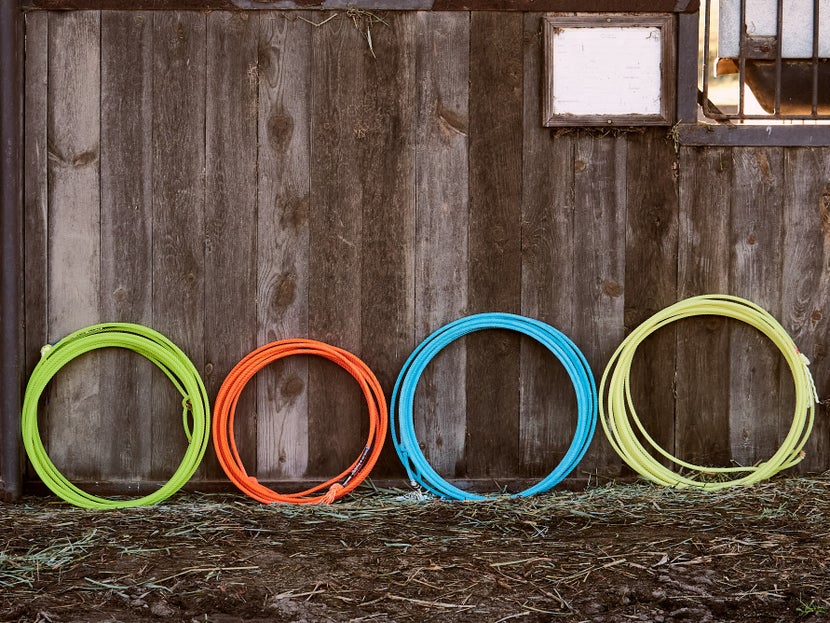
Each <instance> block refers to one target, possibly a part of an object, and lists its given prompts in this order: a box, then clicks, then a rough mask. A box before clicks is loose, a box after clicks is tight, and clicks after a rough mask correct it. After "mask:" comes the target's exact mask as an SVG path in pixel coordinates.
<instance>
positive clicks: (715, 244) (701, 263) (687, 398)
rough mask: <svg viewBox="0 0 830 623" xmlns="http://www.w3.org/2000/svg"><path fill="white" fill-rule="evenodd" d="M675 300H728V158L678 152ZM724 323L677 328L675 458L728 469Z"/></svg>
mask: <svg viewBox="0 0 830 623" xmlns="http://www.w3.org/2000/svg"><path fill="white" fill-rule="evenodd" d="M679 171H680V219H679V220H680V224H679V239H680V244H679V246H678V257H677V265H678V277H677V282H678V283H677V285H678V287H677V298H678V300H681V299H685V298H689V297H691V296H697V295H700V294H719V293H729V291H730V289H729V258H730V253H731V250H730V221H731V218H730V215H731V192H732V151H731V149H728V148H722V147H721V148H709V147H707V148H703V149H700V148H695V147H683V148H681V150H680V169H679ZM729 381H730V378H729V324H728V321H727V320H726V319H723V318H717V317H714V316H709V317H705V316H704V317H700V318H694V319H689V320H685V321H683V322H679V323H678V324H677V381H676V392H677V398H676V403H675V447H674V456H677V457H678V458H681V459H684V460H686V461H691V462H693V463H697V464H700V465H711V466H727V465H728V464H729V460H730V456H731V451H730V443H729Z"/></svg>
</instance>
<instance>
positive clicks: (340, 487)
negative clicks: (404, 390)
mask: <svg viewBox="0 0 830 623" xmlns="http://www.w3.org/2000/svg"><path fill="white" fill-rule="evenodd" d="M290 355H317V356H320V357H325V358H326V359H328V360H329V361H332V362H334V363H336V364H337V365H339V366H340V367H341V368H343V369H344V370H346V371H347V372H348V373H349V374H351V375H352V376H353V377H354V378H355V380H356V381H357V382H358V383H359V384H360V388H361V389H362V390H363V396H364V397H365V398H366V404H367V405H368V406H369V436H368V438H367V440H366V446H365V447H364V448H363V451H362V452H361V453H360V456H359V457H358V458H357V460H355V462H354V463H352V464H351V465H350V466H349V467H347V468H346V469H345V470H343V471H342V472H340V473H339V474H338V475H337V476H335V477H334V478H332V479H331V480H328V481H326V482H324V483H321V484H319V485H317V486H315V487H312V488H311V489H307V490H305V491H300V492H299V493H288V494H282V493H277V492H276V491H273V490H272V489H269V488H268V487H265V486H263V485H261V484H260V483H259V482H258V481H257V479H256V478H254V477H253V476H250V475H248V473H247V472H246V471H245V467H244V466H243V465H242V461H241V459H240V458H239V452H238V451H237V449H236V440H235V439H234V435H233V422H234V416H235V412H236V403H237V402H238V401H239V396H240V394H241V393H242V390H243V389H244V388H245V385H246V384H247V383H248V381H249V380H251V378H252V377H253V376H254V375H255V374H256V373H257V372H259V371H260V370H261V369H262V368H264V367H265V366H267V365H268V364H269V363H272V362H274V361H277V360H278V359H282V358H283V357H288V356H290ZM388 425H389V415H388V412H387V408H386V399H385V398H384V396H383V390H382V389H381V386H380V383H379V382H378V380H377V378H376V377H375V375H374V374H373V373H372V371H371V370H370V369H369V367H368V366H367V365H366V364H365V363H363V362H362V361H361V360H360V359H359V358H358V357H356V356H355V355H353V354H351V353H350V352H348V351H345V350H343V349H341V348H337V347H336V346H331V345H329V344H325V343H323V342H318V341H316V340H305V339H289V340H280V341H278V342H271V343H270V344H266V345H265V346H261V347H260V348H258V349H257V350H255V351H253V352H252V353H250V354H248V355H247V356H246V357H245V358H244V359H242V361H240V362H239V363H238V364H236V366H234V368H233V370H231V371H230V373H229V374H228V376H227V378H226V379H225V381H224V382H223V383H222V387H221V388H220V389H219V394H218V395H217V396H216V404H215V405H214V420H213V447H214V448H215V449H216V456H218V457H219V463H220V464H221V465H222V469H223V470H225V473H226V474H227V475H228V478H230V480H231V482H233V483H234V484H235V485H236V486H237V487H238V488H239V489H240V490H241V491H242V492H243V493H245V494H246V495H248V496H250V497H252V498H254V499H255V500H259V501H260V502H264V503H266V504H273V503H284V504H331V503H332V502H334V501H335V500H337V499H339V498H341V497H343V496H344V495H346V494H347V493H349V492H350V491H352V490H353V489H354V488H355V487H357V486H358V485H359V484H360V483H361V482H363V480H364V479H365V478H366V476H368V475H369V472H371V471H372V468H373V467H374V466H375V463H376V462H377V460H378V456H379V455H380V451H381V449H382V448H383V441H384V439H386V430H387V428H388ZM341 480H343V481H342V482H340V481H341ZM326 488H328V491H326V492H325V493H322V491H323V490H324V489H326Z"/></svg>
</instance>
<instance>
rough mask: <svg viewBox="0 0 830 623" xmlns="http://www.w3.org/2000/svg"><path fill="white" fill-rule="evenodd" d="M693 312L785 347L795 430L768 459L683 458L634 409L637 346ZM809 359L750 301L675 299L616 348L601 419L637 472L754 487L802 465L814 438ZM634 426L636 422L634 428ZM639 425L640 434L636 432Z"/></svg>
mask: <svg viewBox="0 0 830 623" xmlns="http://www.w3.org/2000/svg"><path fill="white" fill-rule="evenodd" d="M691 316H726V317H728V318H734V319H735V320H740V321H741V322H744V323H746V324H748V325H750V326H752V327H755V328H756V329H757V330H758V331H760V332H761V333H763V334H764V335H765V336H767V337H768V338H769V339H770V340H772V342H773V343H774V344H775V345H776V346H777V347H778V349H779V350H780V351H781V354H782V355H783V356H784V359H785V360H786V362H787V365H788V366H789V367H790V372H792V375H793V383H794V384H795V410H794V413H793V421H792V425H791V426H790V430H789V432H788V433H787V436H786V438H785V439H784V442H783V444H782V445H781V447H780V448H779V449H778V451H777V452H776V453H775V454H774V455H773V456H772V457H771V458H770V459H768V460H767V461H764V462H763V463H760V464H758V465H755V466H749V467H705V466H700V465H695V464H692V463H687V462H685V461H682V460H680V459H678V458H676V457H674V456H672V455H671V454H669V453H668V452H666V451H665V450H664V449H663V448H661V447H660V446H659V445H657V443H655V441H654V440H653V439H652V438H651V437H650V436H649V434H648V433H647V432H646V430H645V428H644V427H643V425H642V423H641V422H640V420H639V419H637V412H636V410H635V409H634V403H633V401H632V399H631V387H630V383H629V376H630V374H631V363H632V360H633V359H634V354H635V353H636V351H637V347H638V346H639V345H640V343H642V341H643V340H645V339H646V338H647V337H648V336H649V335H651V334H652V333H654V332H655V331H657V330H658V329H661V328H662V327H665V326H666V325H667V324H669V323H671V322H674V321H675V320H680V319H682V318H689V317H691ZM809 363H810V362H809V360H808V359H807V358H806V357H805V356H804V355H802V354H801V352H800V351H799V350H798V348H796V345H795V344H794V343H793V341H792V339H791V338H790V336H789V335H788V334H787V332H786V331H785V330H784V328H783V327H782V326H781V325H780V324H779V323H778V321H777V320H775V318H773V317H772V316H771V315H770V314H769V313H767V312H766V311H765V310H763V309H762V308H760V307H759V306H757V305H755V304H754V303H751V302H750V301H747V300H744V299H741V298H738V297H735V296H728V295H724V294H714V295H705V296H696V297H693V298H689V299H685V300H683V301H680V302H678V303H675V304H674V305H672V306H671V307H667V308H666V309H664V310H662V311H660V312H658V313H656V314H654V315H653V316H652V317H651V318H649V319H648V320H646V321H645V322H644V323H643V324H641V325H640V326H639V327H637V328H636V329H635V330H634V331H633V332H632V333H631V334H630V335H629V336H628V337H627V338H626V339H625V340H624V341H623V342H622V344H620V346H619V347H618V348H617V350H616V351H615V352H614V354H613V356H612V357H611V360H610V361H609V362H608V365H607V366H606V368H605V372H604V373H603V375H602V380H601V381H600V387H599V393H600V403H599V413H600V422H601V423H602V427H603V429H604V430H605V434H606V436H607V437H608V440H609V442H610V443H611V445H612V446H613V448H614V450H616V452H617V453H618V454H619V455H620V457H621V458H622V459H623V460H624V461H625V462H626V463H627V464H628V465H629V466H630V467H631V468H632V469H634V470H635V471H636V472H637V473H638V474H640V475H641V476H643V477H645V478H647V479H648V480H651V481H652V482H656V483H657V484H661V485H665V486H668V487H699V488H704V489H711V490H716V489H724V488H727V487H732V486H736V485H751V484H754V483H756V482H760V481H761V480H765V479H767V478H770V477H772V476H774V475H775V474H777V473H778V472H780V471H782V470H785V469H787V468H790V467H793V466H794V465H796V464H798V463H799V461H801V459H802V458H804V453H803V452H802V448H803V447H804V444H805V443H806V442H807V438H808V437H809V436H810V431H811V430H812V428H813V419H814V417H815V403H816V402H818V395H817V393H816V388H815V384H814V382H813V377H812V375H811V374H810V369H809V368H808V365H809ZM632 424H633V426H632ZM635 427H636V432H635ZM637 433H639V436H640V437H641V438H642V439H644V440H645V441H646V443H647V444H648V445H649V446H651V448H652V449H653V450H654V451H655V452H657V453H658V454H659V455H661V456H663V457H665V458H667V459H669V460H670V461H671V462H672V463H674V464H675V465H677V466H679V467H681V468H684V469H685V470H687V472H688V473H686V474H679V473H677V472H674V471H672V470H671V469H669V468H668V467H666V466H664V465H662V464H661V463H660V462H659V461H658V460H657V459H656V458H655V457H654V456H652V454H651V453H650V452H649V450H648V449H647V448H646V447H645V446H644V445H643V444H642V443H641V441H640V439H639V438H638V435H637ZM728 473H745V475H744V476H741V477H739V478H736V479H733V480H723V476H721V480H719V481H717V482H715V481H711V480H710V481H706V480H705V478H706V477H709V478H710V479H711V476H712V475H716V474H728Z"/></svg>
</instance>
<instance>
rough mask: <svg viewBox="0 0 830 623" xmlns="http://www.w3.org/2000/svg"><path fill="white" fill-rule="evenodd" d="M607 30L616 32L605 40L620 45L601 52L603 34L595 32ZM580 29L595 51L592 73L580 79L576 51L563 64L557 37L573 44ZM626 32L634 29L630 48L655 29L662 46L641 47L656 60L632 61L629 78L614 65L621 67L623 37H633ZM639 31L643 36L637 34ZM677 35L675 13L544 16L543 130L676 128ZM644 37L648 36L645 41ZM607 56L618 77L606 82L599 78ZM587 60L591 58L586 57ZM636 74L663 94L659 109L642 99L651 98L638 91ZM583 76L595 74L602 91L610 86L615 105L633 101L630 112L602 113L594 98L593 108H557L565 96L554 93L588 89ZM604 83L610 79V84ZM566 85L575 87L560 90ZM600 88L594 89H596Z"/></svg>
mask: <svg viewBox="0 0 830 623" xmlns="http://www.w3.org/2000/svg"><path fill="white" fill-rule="evenodd" d="M604 28H609V29H610V28H613V29H615V30H614V32H613V33H612V32H611V31H609V32H608V35H609V36H608V37H606V38H611V37H617V38H618V39H619V45H617V46H616V47H609V48H608V49H600V48H599V47H597V45H598V44H597V43H596V41H597V39H598V38H597V35H600V37H601V33H600V32H599V31H598V30H597V29H604ZM580 29H584V37H583V38H584V39H585V43H586V44H587V45H588V46H593V50H595V52H596V54H594V55H592V56H591V57H590V59H589V60H588V61H586V62H589V69H590V70H591V71H592V72H593V74H580V73H579V69H578V68H577V69H575V68H574V65H573V63H574V61H575V60H579V56H578V54H577V52H576V51H574V52H573V57H571V50H570V49H569V50H568V57H566V58H564V59H563V58H560V59H557V58H556V57H557V53H556V47H557V37H559V42H560V43H561V42H562V41H564V40H563V39H562V37H564V36H565V35H568V36H569V37H570V39H575V38H576V36H577V35H579V34H581V32H580ZM628 29H632V30H631V33H630V36H631V37H630V38H631V43H636V42H637V41H638V40H639V41H640V42H642V41H643V40H645V39H648V38H649V37H651V35H653V33H654V32H655V29H656V32H658V33H659V35H660V41H659V42H658V44H657V46H656V51H651V50H654V49H655V46H654V45H648V46H647V48H643V49H644V50H646V49H647V50H649V53H650V54H653V55H654V56H653V57H651V58H643V59H637V58H632V59H631V64H630V65H628V66H627V67H626V72H627V73H626V75H623V76H620V75H619V73H618V72H617V71H616V69H617V67H615V65H616V66H618V65H619V61H620V51H619V48H620V47H625V46H624V44H625V41H623V40H622V37H623V36H624V35H625V36H628V35H629V33H627V32H626V31H627V30H628ZM637 30H640V31H642V32H637ZM674 31H675V25H674V16H673V15H671V14H652V15H649V14H645V15H631V14H616V13H605V14H578V15H574V14H569V15H561V14H556V13H549V14H546V15H545V16H544V37H545V43H544V48H545V77H544V81H543V84H544V101H543V106H542V113H543V119H542V124H543V125H545V126H581V125H582V126H598V125H602V126H609V125H612V126H614V125H621V126H635V125H672V123H673V122H674V113H675V110H674V107H675V93H674V84H675V75H676V67H675V58H676V51H675V32H674ZM643 34H645V35H647V36H646V37H643V36H642V35H643ZM630 47H633V46H630ZM562 54H563V52H562V51H560V52H559V56H560V57H561V56H562ZM603 54H604V55H606V58H607V64H608V66H609V72H610V73H613V74H614V75H609V76H607V77H604V76H602V74H601V73H600V74H599V75H597V74H596V72H597V71H598V70H599V71H601V70H602V67H601V66H602V64H603V57H602V55H603ZM583 58H584V59H588V57H584V56H583ZM557 60H559V61H560V63H559V67H557ZM591 63H592V64H591ZM557 70H559V72H560V73H559V75H557V73H556V72H557ZM637 72H643V76H644V77H645V78H646V79H649V78H650V79H651V80H652V81H655V80H656V81H658V84H657V86H656V88H657V89H658V91H659V94H658V100H657V103H656V107H655V106H653V105H652V104H651V103H650V104H649V106H643V103H644V100H645V99H649V97H650V96H649V95H648V94H643V93H640V92H639V91H638V88H639V87H640V86H641V80H640V79H638V78H637V75H636V74H637ZM585 75H591V79H593V80H594V82H595V83H597V84H599V85H600V88H601V86H602V85H604V84H605V83H606V82H607V84H608V85H609V92H608V98H610V99H613V98H615V97H616V98H618V101H616V102H615V104H618V105H619V104H620V98H622V104H621V105H622V106H625V105H626V104H625V101H624V100H625V98H626V97H627V98H628V99H629V100H630V103H629V106H630V108H632V110H625V111H624V112H622V111H620V110H619V109H615V107H614V106H611V105H609V106H608V109H607V110H602V109H601V105H596V102H595V100H593V99H592V100H591V104H590V105H588V104H587V103H584V104H580V103H579V102H578V101H571V102H570V103H569V104H561V105H559V106H558V107H557V103H558V102H561V101H563V97H558V96H557V92H556V89H557V88H558V89H559V92H560V93H573V92H575V91H577V90H578V89H579V88H582V87H583V86H584V85H582V84H581V82H582V81H583V80H584V78H583V77H584V76H585ZM604 78H607V80H605V79H604ZM563 81H566V82H567V81H571V82H570V83H567V84H566V85H562V84H561V83H562V82H563ZM597 81H599V82H597ZM626 81H627V82H626ZM621 84H622V85H623V86H625V85H628V88H622V89H620V85H621ZM557 85H558V86H557ZM596 86H597V85H596V84H595V85H594V88H596ZM645 88H650V87H645ZM652 95H654V93H652ZM585 98H586V101H587V98H590V93H589V94H587V95H585ZM638 99H639V101H638ZM650 102H652V103H653V100H650ZM618 107H619V106H618ZM597 108H599V110H597ZM638 108H639V109H638Z"/></svg>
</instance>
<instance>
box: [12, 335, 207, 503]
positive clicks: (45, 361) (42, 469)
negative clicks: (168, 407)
mask: <svg viewBox="0 0 830 623" xmlns="http://www.w3.org/2000/svg"><path fill="white" fill-rule="evenodd" d="M107 347H116V348H126V349H128V350H131V351H134V352H136V353H138V354H139V355H142V356H143V357H146V358H147V359H149V360H150V361H152V362H153V363H154V364H155V365H156V366H158V367H159V368H160V369H161V371H162V372H164V374H165V375H166V376H167V378H169V379H170V381H171V382H172V383H173V385H175V386H176V389H177V390H178V391H179V393H180V394H181V395H182V423H183V426H184V431H185V435H187V439H188V446H187V450H186V451H185V455H184V458H183V459H182V462H181V464H180V465H179V467H178V469H176V472H175V473H174V474H173V476H172V478H170V480H169V481H167V482H166V483H165V484H164V485H163V486H162V487H161V488H160V489H158V490H156V491H154V492H153V493H151V494H149V495H147V496H145V497H142V498H138V499H132V500H110V499H107V498H101V497H97V496H94V495H91V494H89V493H87V492H85V491H83V490H81V489H80V488H78V487H77V486H75V485H73V484H72V483H71V482H69V480H67V479H66V477H64V476H63V474H61V473H60V471H58V469H57V468H56V467H55V465H54V463H52V461H51V460H50V459H49V456H48V455H47V453H46V449H45V448H44V447H43V443H42V442H41V439H40V433H39V431H38V423H37V410H38V402H39V401H40V397H41V395H42V394H43V391H44V389H45V388H46V386H47V385H48V384H49V381H51V380H52V378H53V377H54V376H55V374H57V372H58V371H59V370H60V369H61V368H63V366H65V365H66V364H67V363H69V361H71V360H72V359H75V358H76V357H79V356H81V355H83V354H84V353H87V352H89V351H91V350H96V349H98V348H107ZM21 428H22V431H23V445H24V446H25V448H26V454H27V455H28V457H29V460H30V461H31V463H32V466H33V467H34V468H35V471H36V472H37V474H38V476H40V478H41V480H43V482H44V484H45V485H46V486H47V487H49V489H51V490H52V491H53V492H54V493H55V494H56V495H57V496H58V497H60V498H62V499H63V500H65V501H67V502H69V503H70V504H74V505H75V506H80V507H82V508H97V509H104V508H126V507H130V506H146V505H149V504H155V503H156V502H160V501H161V500H164V499H166V498H168V497H170V496H171V495H172V494H173V493H175V492H176V491H178V490H179V489H181V488H182V486H183V485H184V484H185V483H186V482H187V481H188V480H189V479H190V477H191V476H192V475H193V472H195V471H196V468H197V467H198V466H199V463H200V462H201V461H202V457H203V456H204V454H205V449H206V448H207V444H208V431H209V430H210V407H209V405H208V398H207V392H206V391H205V386H204V383H202V379H201V377H200V376H199V373H198V372H197V371H196V368H195V367H194V366H193V363H191V361H190V360H189V359H188V358H187V356H186V355H185V354H184V353H183V352H182V351H181V350H180V349H179V348H178V347H177V346H176V345H175V344H173V342H171V341H170V340H168V339H167V338H166V337H164V336H163V335H161V334H160V333H158V332H156V331H154V330H152V329H149V328H147V327H143V326H141V325H136V324H129V323H117V322H113V323H107V324H98V325H93V326H90V327H86V328H84V329H81V330H79V331H76V332H75V333H72V334H70V335H68V336H66V337H65V338H63V339H62V340H60V341H59V342H58V343H57V344H55V345H54V346H51V345H46V346H44V347H43V348H42V349H41V359H40V361H39V362H38V364H37V365H36V366H35V369H34V371H33V372H32V376H31V377H30V378H29V383H28V385H27V386H26V395H25V397H24V400H23V414H22V421H21Z"/></svg>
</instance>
